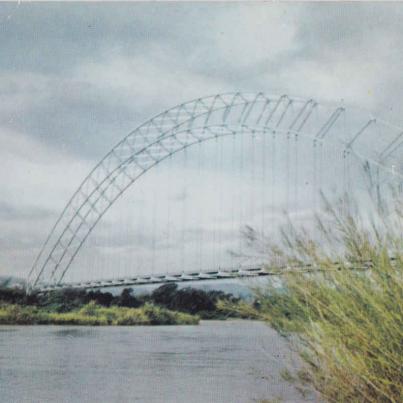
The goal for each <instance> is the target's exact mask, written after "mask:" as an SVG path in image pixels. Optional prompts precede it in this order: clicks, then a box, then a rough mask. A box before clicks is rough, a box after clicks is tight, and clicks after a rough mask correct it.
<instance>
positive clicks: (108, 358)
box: [0, 321, 313, 403]
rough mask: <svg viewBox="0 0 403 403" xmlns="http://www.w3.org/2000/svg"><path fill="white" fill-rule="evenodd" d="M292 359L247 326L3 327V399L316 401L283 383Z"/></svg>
mask: <svg viewBox="0 0 403 403" xmlns="http://www.w3.org/2000/svg"><path fill="white" fill-rule="evenodd" d="M293 360H294V357H292V356H291V353H290V351H289V349H288V348H287V345H286V343H285V341H284V340H283V339H282V338H280V337H279V336H277V335H276V333H275V332H274V331H273V330H272V329H270V328H269V327H267V326H266V325H265V324H263V323H259V322H252V321H206V322H201V324H200V325H199V326H154V327H147V326H144V327H143V326H138V327H71V326H63V327H61V326H0V401H1V402H2V403H8V402H13V403H14V402H18V403H19V402H35V403H45V402H57V403H59V402H74V403H77V402H97V403H98V402H107V403H109V402H145V403H147V402H163V403H170V402H172V403H174V402H175V403H181V402H184V403H188V402H189V403H191V402H196V403H199V402H200V403H227V402H228V403H237V402H242V403H243V402H259V401H260V400H262V399H269V398H271V399H273V398H282V401H283V402H304V401H313V400H309V399H306V398H305V399H303V398H302V397H301V395H300V394H299V393H298V392H297V391H296V390H295V388H294V387H293V386H292V385H290V384H288V383H287V382H285V381H283V380H282V378H281V375H280V372H281V370H282V369H284V367H285V366H286V365H295V363H294V364H293V363H292V362H293Z"/></svg>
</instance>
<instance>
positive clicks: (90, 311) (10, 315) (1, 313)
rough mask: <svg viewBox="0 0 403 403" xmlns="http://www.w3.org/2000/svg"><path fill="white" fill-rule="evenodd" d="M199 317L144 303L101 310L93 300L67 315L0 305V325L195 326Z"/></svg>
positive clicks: (34, 308) (35, 308) (32, 307)
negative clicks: (137, 306) (138, 306)
mask: <svg viewBox="0 0 403 403" xmlns="http://www.w3.org/2000/svg"><path fill="white" fill-rule="evenodd" d="M198 322H199V317H198V316H194V315H189V314H186V313H183V312H175V311H170V310H168V309H165V308H162V307H158V306H154V305H151V304H145V305H143V306H142V307H140V308H125V307H118V306H111V307H103V306H100V305H98V304H96V303H95V302H94V301H91V302H90V303H88V304H86V305H84V306H83V307H81V308H80V309H77V310H73V311H70V312H62V313H59V312H52V311H47V310H44V309H41V308H38V307H36V306H21V305H11V304H3V305H0V325H37V324H41V325H45V324H52V325H87V326H107V325H115V326H133V325H196V324H198Z"/></svg>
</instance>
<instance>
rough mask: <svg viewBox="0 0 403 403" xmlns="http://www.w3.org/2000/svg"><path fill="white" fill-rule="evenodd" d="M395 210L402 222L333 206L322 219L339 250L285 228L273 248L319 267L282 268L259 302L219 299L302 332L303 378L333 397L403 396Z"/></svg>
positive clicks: (400, 255)
mask: <svg viewBox="0 0 403 403" xmlns="http://www.w3.org/2000/svg"><path fill="white" fill-rule="evenodd" d="M396 210H397V211H396V212H395V214H394V217H398V218H399V219H400V221H399V220H397V223H398V224H397V225H393V226H392V225H390V226H385V227H384V228H381V229H379V228H377V227H375V226H372V227H371V228H368V225H364V224H362V223H360V222H357V220H355V219H353V218H352V217H351V216H344V217H342V218H339V217H340V216H336V214H335V212H334V211H329V221H328V222H326V221H320V222H319V224H320V225H319V227H320V228H321V230H322V234H323V236H324V239H328V241H329V243H330V244H331V245H333V247H334V249H333V251H334V250H337V249H338V250H339V251H340V252H339V255H338V257H335V256H334V254H333V253H332V252H328V254H327V253H326V252H325V251H326V250H331V249H326V247H325V246H326V245H324V244H323V243H316V242H314V241H313V240H312V239H309V238H307V235H306V234H307V232H299V233H298V232H297V231H294V230H293V232H292V233H287V234H286V242H285V243H284V244H282V245H270V248H271V250H273V251H276V253H278V251H280V252H282V255H283V256H285V257H288V258H289V262H290V264H291V263H295V262H298V261H299V262H308V263H310V264H311V265H312V266H313V271H312V272H305V273H304V272H302V271H301V270H298V269H294V270H292V271H289V272H286V273H282V274H283V275H282V276H281V278H282V287H278V286H277V287H273V286H269V287H268V288H267V289H263V290H256V298H257V300H258V301H259V303H257V304H255V306H253V305H249V307H246V308H245V306H238V305H234V304H228V303H221V304H220V307H221V308H222V309H224V310H227V311H228V310H231V309H232V310H234V311H237V312H239V313H245V312H248V313H249V315H250V316H254V317H256V318H260V319H263V320H266V321H267V322H269V323H270V324H271V325H272V326H273V327H274V328H275V329H277V330H278V331H279V332H281V333H282V334H285V335H291V334H294V335H296V336H297V338H298V339H299V341H300V344H299V345H300V354H301V357H302V358H303V361H304V363H305V365H304V368H303V370H302V371H300V372H299V374H298V376H299V379H300V381H301V382H304V383H306V382H308V383H309V384H311V385H313V386H314V387H315V388H316V389H317V390H318V391H319V392H320V393H321V395H322V396H323V398H325V399H327V400H328V401H331V402H374V403H375V402H401V401H403V371H402V369H403V367H402V357H403V343H402V340H403V318H402V312H403V281H402V269H403V248H402V246H403V245H402V237H401V234H402V233H403V231H402V228H401V223H402V221H401V220H402V218H403V215H402V211H401V209H399V208H397V209H396ZM384 222H385V223H386V221H384ZM399 223H400V226H399ZM285 244H286V245H287V246H284V245H285ZM340 245H341V246H342V247H341V248H338V246H340ZM335 261H337V262H339V263H338V264H335V263H334V262H335ZM280 274H281V273H280Z"/></svg>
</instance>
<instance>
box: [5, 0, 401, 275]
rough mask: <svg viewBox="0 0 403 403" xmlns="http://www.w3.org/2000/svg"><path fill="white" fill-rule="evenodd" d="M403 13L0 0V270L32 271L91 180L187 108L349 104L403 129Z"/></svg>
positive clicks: (347, 7) (374, 8)
mask: <svg viewBox="0 0 403 403" xmlns="http://www.w3.org/2000/svg"><path fill="white" fill-rule="evenodd" d="M401 21H403V4H398V3H383V4H380V3H373V4H368V3H355V4H352V3H349V4H328V3H322V4H303V3H298V4H278V3H276V4H270V3H251V4H237V3H228V4H227V3H217V4H212V3H205V4H203V3H187V4H180V3H150V4H144V3H143V4H128V3H124V4H123V3H122V4H119V3H113V4H94V3H91V4H90V3H89V4H78V3H76V4H66V3H63V4H62V3H59V4H40V3H36V4H32V3H24V2H21V3H8V4H7V3H1V4H0V52H1V54H0V161H1V169H0V186H1V187H0V189H1V190H0V229H1V231H0V274H5V273H14V274H17V275H24V274H25V273H26V272H27V270H28V266H29V265H30V263H31V262H32V260H33V258H34V256H35V253H36V252H37V249H38V247H39V246H40V244H41V243H42V241H43V239H44V238H45V237H46V233H47V231H48V229H49V228H50V226H51V224H52V221H53V220H54V219H55V217H56V216H57V214H58V212H59V211H60V210H61V209H62V208H63V206H64V204H65V202H66V200H67V199H68V198H69V195H70V194H71V193H72V192H73V191H74V189H75V187H76V186H77V185H78V184H79V183H80V181H81V180H80V179H81V178H82V177H83V176H84V175H85V174H86V173H87V172H88V170H89V169H90V168H91V167H92V166H93V165H94V164H95V163H96V162H97V160H98V159H99V158H100V157H102V156H103V155H104V154H105V153H106V152H107V151H108V150H109V149H110V148H111V147H112V146H113V145H114V144H115V143H116V142H117V141H118V140H119V139H120V138H122V137H123V136H124V135H125V134H127V133H128V132H129V131H131V130H132V129H133V128H135V127H136V126H137V125H139V124H140V123H142V122H143V121H144V120H146V119H147V118H149V117H151V116H152V115H154V114H156V113H158V112H160V111H161V110H163V109H166V108H168V107H170V106H173V105H175V104H177V103H179V102H182V101H185V100H187V99H191V98H194V97H199V96H202V95H208V94H214V93H219V92H228V91H237V90H241V91H248V92H250V91H252V92H254V91H256V92H259V91H264V92H267V93H275V94H283V93H288V94H291V95H295V96H300V97H304V98H310V97H315V98H317V99H319V100H324V101H339V100H341V99H343V100H344V102H345V103H346V104H349V105H356V106H360V107H363V108H366V109H369V110H371V111H373V112H374V113H375V114H376V115H380V116H382V117H384V118H385V119H386V120H391V121H394V122H396V123H401V122H403V118H402V116H403V102H402V100H403V75H402V73H401V72H402V71H403V27H402V24H401Z"/></svg>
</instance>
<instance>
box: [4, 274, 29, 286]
mask: <svg viewBox="0 0 403 403" xmlns="http://www.w3.org/2000/svg"><path fill="white" fill-rule="evenodd" d="M0 287H8V288H24V287H25V280H24V279H23V278H20V277H14V276H0Z"/></svg>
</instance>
